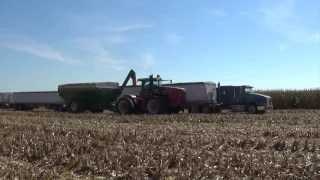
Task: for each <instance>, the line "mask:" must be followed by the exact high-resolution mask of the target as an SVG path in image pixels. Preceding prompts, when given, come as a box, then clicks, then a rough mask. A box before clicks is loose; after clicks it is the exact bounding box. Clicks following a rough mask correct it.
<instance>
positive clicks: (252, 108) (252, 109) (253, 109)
mask: <svg viewBox="0 0 320 180" xmlns="http://www.w3.org/2000/svg"><path fill="white" fill-rule="evenodd" d="M247 111H248V113H249V114H256V113H257V107H256V105H254V104H250V105H249V106H248V108H247Z"/></svg>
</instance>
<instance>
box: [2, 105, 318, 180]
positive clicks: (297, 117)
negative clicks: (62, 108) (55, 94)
mask: <svg viewBox="0 0 320 180" xmlns="http://www.w3.org/2000/svg"><path fill="white" fill-rule="evenodd" d="M319 119H320V111H316V110H295V111H293V110H283V111H274V112H272V113H267V114H263V115H246V114H228V113H227V114H219V115H204V114H200V115H199V114H198V115H190V114H189V115H183V114H180V115H165V116H144V115H141V116H118V115H115V114H108V113H104V114H81V115H73V114H67V113H61V114H59V113H53V112H10V111H0V137H1V138H0V177H1V178H2V179H14V178H17V179H54V178H56V179H154V180H156V179H320V175H319V174H320V137H319V136H320V121H319Z"/></svg>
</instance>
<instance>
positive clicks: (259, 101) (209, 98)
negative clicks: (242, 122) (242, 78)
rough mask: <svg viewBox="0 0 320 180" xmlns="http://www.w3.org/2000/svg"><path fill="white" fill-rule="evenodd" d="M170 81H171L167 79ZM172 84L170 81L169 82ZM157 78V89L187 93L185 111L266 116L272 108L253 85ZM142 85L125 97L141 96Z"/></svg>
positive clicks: (125, 90) (129, 90)
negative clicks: (180, 81) (255, 91)
mask: <svg viewBox="0 0 320 180" xmlns="http://www.w3.org/2000/svg"><path fill="white" fill-rule="evenodd" d="M148 81H149V80H148V79H140V82H141V84H142V85H143V84H148ZM166 81H168V80H166ZM170 81H171V80H170ZM164 82H165V81H163V80H157V79H154V84H155V85H156V86H165V87H168V86H170V87H180V88H184V89H185V90H186V102H185V103H184V104H185V105H184V109H186V110H188V112H189V113H220V112H221V111H222V110H223V109H227V110H231V111H232V112H247V113H249V114H258V113H265V112H266V111H267V110H271V109H273V105H272V99H271V97H270V96H266V95H263V94H257V93H253V92H252V89H253V87H252V86H249V85H243V86H220V83H218V85H217V84H216V83H214V82H211V81H206V82H186V83H172V81H171V83H164ZM140 91H141V87H140V86H127V87H125V88H124V90H123V93H124V94H138V93H140Z"/></svg>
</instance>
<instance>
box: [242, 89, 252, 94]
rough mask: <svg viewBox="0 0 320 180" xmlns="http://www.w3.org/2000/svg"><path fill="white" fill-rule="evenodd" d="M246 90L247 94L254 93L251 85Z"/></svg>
mask: <svg viewBox="0 0 320 180" xmlns="http://www.w3.org/2000/svg"><path fill="white" fill-rule="evenodd" d="M244 91H245V92H246V93H247V94H250V93H252V88H251V87H246V88H245V89H244Z"/></svg>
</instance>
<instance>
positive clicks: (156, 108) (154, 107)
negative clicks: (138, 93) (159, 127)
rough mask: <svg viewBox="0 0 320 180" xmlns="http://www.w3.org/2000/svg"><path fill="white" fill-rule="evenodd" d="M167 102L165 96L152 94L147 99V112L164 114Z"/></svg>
mask: <svg viewBox="0 0 320 180" xmlns="http://www.w3.org/2000/svg"><path fill="white" fill-rule="evenodd" d="M167 109H168V104H167V101H166V99H165V97H160V96H158V97H157V96H153V97H150V98H148V100H147V110H148V112H149V114H164V113H166V112H167Z"/></svg>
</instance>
